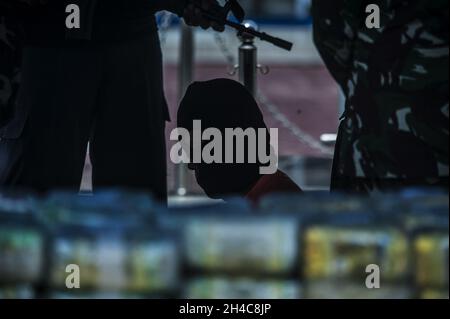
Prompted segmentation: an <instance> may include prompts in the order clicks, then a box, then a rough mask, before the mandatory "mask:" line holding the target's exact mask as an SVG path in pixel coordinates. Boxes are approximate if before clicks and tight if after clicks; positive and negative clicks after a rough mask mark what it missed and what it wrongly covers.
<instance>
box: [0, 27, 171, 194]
mask: <svg viewBox="0 0 450 319" xmlns="http://www.w3.org/2000/svg"><path fill="white" fill-rule="evenodd" d="M166 120H168V112H167V105H166V101H165V97H164V93H163V81H162V58H161V50H160V45H159V39H158V36H157V34H156V33H155V34H154V35H152V36H150V37H143V38H139V39H134V40H127V41H123V42H120V43H114V44H111V43H109V44H89V45H80V46H76V47H75V46H72V47H70V48H69V47H59V48H48V47H46V48H37V47H27V48H25V50H24V58H23V70H22V84H21V89H20V92H19V97H18V101H17V107H16V112H15V116H14V119H13V121H11V122H10V123H9V125H8V126H7V127H6V129H5V130H4V132H3V139H2V140H1V142H0V185H2V186H3V187H4V188H10V187H12V188H21V189H27V190H28V189H30V190H33V191H37V192H47V191H49V190H53V189H65V190H73V191H78V190H79V187H80V182H81V177H82V171H83V167H84V162H85V156H86V149H87V144H88V141H89V142H90V156H91V161H92V164H93V186H94V189H100V188H127V189H135V190H139V191H149V192H151V193H153V194H154V195H155V197H156V198H158V199H160V200H163V201H164V200H166V198H167V190H166V185H167V181H166V150H165V147H166V146H165V134H164V130H165V121H166Z"/></svg>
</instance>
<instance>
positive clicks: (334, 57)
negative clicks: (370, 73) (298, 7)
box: [312, 0, 354, 90]
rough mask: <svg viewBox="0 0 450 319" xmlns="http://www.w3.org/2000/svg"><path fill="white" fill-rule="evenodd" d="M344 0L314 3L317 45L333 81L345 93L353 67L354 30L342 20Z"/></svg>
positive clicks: (314, 28) (327, 0)
mask: <svg viewBox="0 0 450 319" xmlns="http://www.w3.org/2000/svg"><path fill="white" fill-rule="evenodd" d="M345 8H346V7H345V0H333V1H330V0H313V2H312V15H313V21H314V22H313V36H314V42H315V45H316V47H317V50H318V51H319V53H320V55H321V57H322V59H323V61H324V63H325V65H326V66H327V68H328V70H329V72H330V73H331V75H332V76H333V77H334V79H335V80H336V81H337V82H338V83H339V84H340V85H341V87H343V89H344V90H345V87H346V83H347V81H348V79H349V76H350V74H349V70H350V69H351V68H350V66H351V63H352V48H351V38H352V37H353V36H354V34H352V33H353V32H354V30H352V29H351V27H350V26H349V25H346V24H345V22H344V19H343V16H342V13H343V12H344V9H345Z"/></svg>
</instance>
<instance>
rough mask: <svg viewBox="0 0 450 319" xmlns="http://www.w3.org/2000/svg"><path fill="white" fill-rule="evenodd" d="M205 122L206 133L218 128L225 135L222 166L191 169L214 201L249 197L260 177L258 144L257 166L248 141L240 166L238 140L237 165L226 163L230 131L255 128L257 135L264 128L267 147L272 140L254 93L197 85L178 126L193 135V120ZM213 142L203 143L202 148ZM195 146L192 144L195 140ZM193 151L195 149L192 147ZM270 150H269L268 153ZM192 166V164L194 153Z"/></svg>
mask: <svg viewBox="0 0 450 319" xmlns="http://www.w3.org/2000/svg"><path fill="white" fill-rule="evenodd" d="M194 120H201V126H202V131H204V130H206V129H208V128H217V129H218V130H219V131H220V132H221V133H222V137H223V139H222V141H223V145H222V148H221V149H222V159H223V161H222V163H211V164H206V163H205V162H204V161H203V160H202V163H201V164H189V165H188V166H189V169H191V170H194V171H195V175H196V178H197V182H198V184H199V185H200V186H201V187H202V188H203V190H204V191H205V192H206V194H207V195H208V196H209V197H212V198H224V197H226V196H231V195H245V194H247V192H249V191H250V190H251V188H252V187H253V186H254V184H255V183H256V182H257V181H258V179H259V178H260V173H259V168H260V166H262V164H260V162H259V160H258V156H257V154H258V153H257V152H258V145H257V143H256V145H253V147H252V148H250V149H251V150H252V152H255V154H254V155H255V157H256V163H255V162H254V161H252V160H250V161H249V154H248V153H249V143H248V142H249V140H248V139H245V143H244V145H245V147H244V149H245V152H244V153H245V156H244V162H243V163H237V161H236V160H237V158H236V153H237V150H236V140H235V141H234V145H235V147H234V154H233V158H234V161H233V164H227V163H225V136H226V132H225V130H226V129H236V128H241V129H242V130H244V131H245V130H246V129H249V128H252V129H254V130H255V132H256V133H257V132H258V129H264V130H265V134H266V141H267V142H266V145H265V147H267V145H269V142H270V137H269V133H268V130H267V127H266V125H265V123H264V119H263V115H262V113H261V110H260V109H259V107H258V104H257V103H256V101H255V99H254V98H253V96H252V95H251V94H250V92H249V91H248V90H247V89H246V88H245V87H244V86H243V85H241V84H240V83H238V82H236V81H233V80H227V79H217V80H212V81H207V82H196V83H193V84H192V85H191V86H190V87H189V88H188V90H187V92H186V95H185V96H184V98H183V100H182V102H181V105H180V108H179V110H178V127H180V128H185V129H187V130H188V131H189V132H191V136H192V135H193V134H192V132H193V121H194ZM208 143H209V142H208V141H203V142H202V149H203V148H204V146H206V145H207V144H208ZM191 144H192V141H191ZM191 150H192V146H191ZM268 152H269V151H268V150H267V152H266V153H268ZM190 153H191V163H192V157H193V156H192V151H191V152H190Z"/></svg>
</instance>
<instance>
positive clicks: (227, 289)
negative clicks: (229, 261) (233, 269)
mask: <svg viewBox="0 0 450 319" xmlns="http://www.w3.org/2000/svg"><path fill="white" fill-rule="evenodd" d="M184 297H185V298H190V299H300V298H301V297H302V294H301V287H300V284H299V282H298V281H296V280H283V279H264V280H261V279H259V280H257V279H254V278H245V277H236V278H231V277H203V278H196V279H192V280H190V281H189V282H188V284H187V288H186V290H185V293H184Z"/></svg>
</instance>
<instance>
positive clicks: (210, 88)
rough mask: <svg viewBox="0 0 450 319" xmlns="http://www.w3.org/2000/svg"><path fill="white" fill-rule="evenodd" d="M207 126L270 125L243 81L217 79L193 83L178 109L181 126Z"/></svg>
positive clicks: (252, 126)
mask: <svg viewBox="0 0 450 319" xmlns="http://www.w3.org/2000/svg"><path fill="white" fill-rule="evenodd" d="M193 120H201V121H202V126H203V127H204V128H208V127H215V128H218V129H219V130H224V129H225V128H237V127H240V128H243V129H246V128H255V129H258V128H266V129H267V127H266V124H265V123H264V118H263V114H262V112H261V110H260V108H259V106H258V104H257V103H256V101H255V99H254V97H253V96H252V95H251V94H250V92H249V91H248V90H247V89H246V88H245V87H244V86H243V85H242V84H240V83H239V82H236V81H233V80H229V79H216V80H212V81H206V82H195V83H193V84H192V85H191V86H189V88H188V90H187V92H186V95H185V96H184V98H183V100H182V102H181V104H180V108H179V109H178V127H183V128H186V129H188V130H192V121H193Z"/></svg>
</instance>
